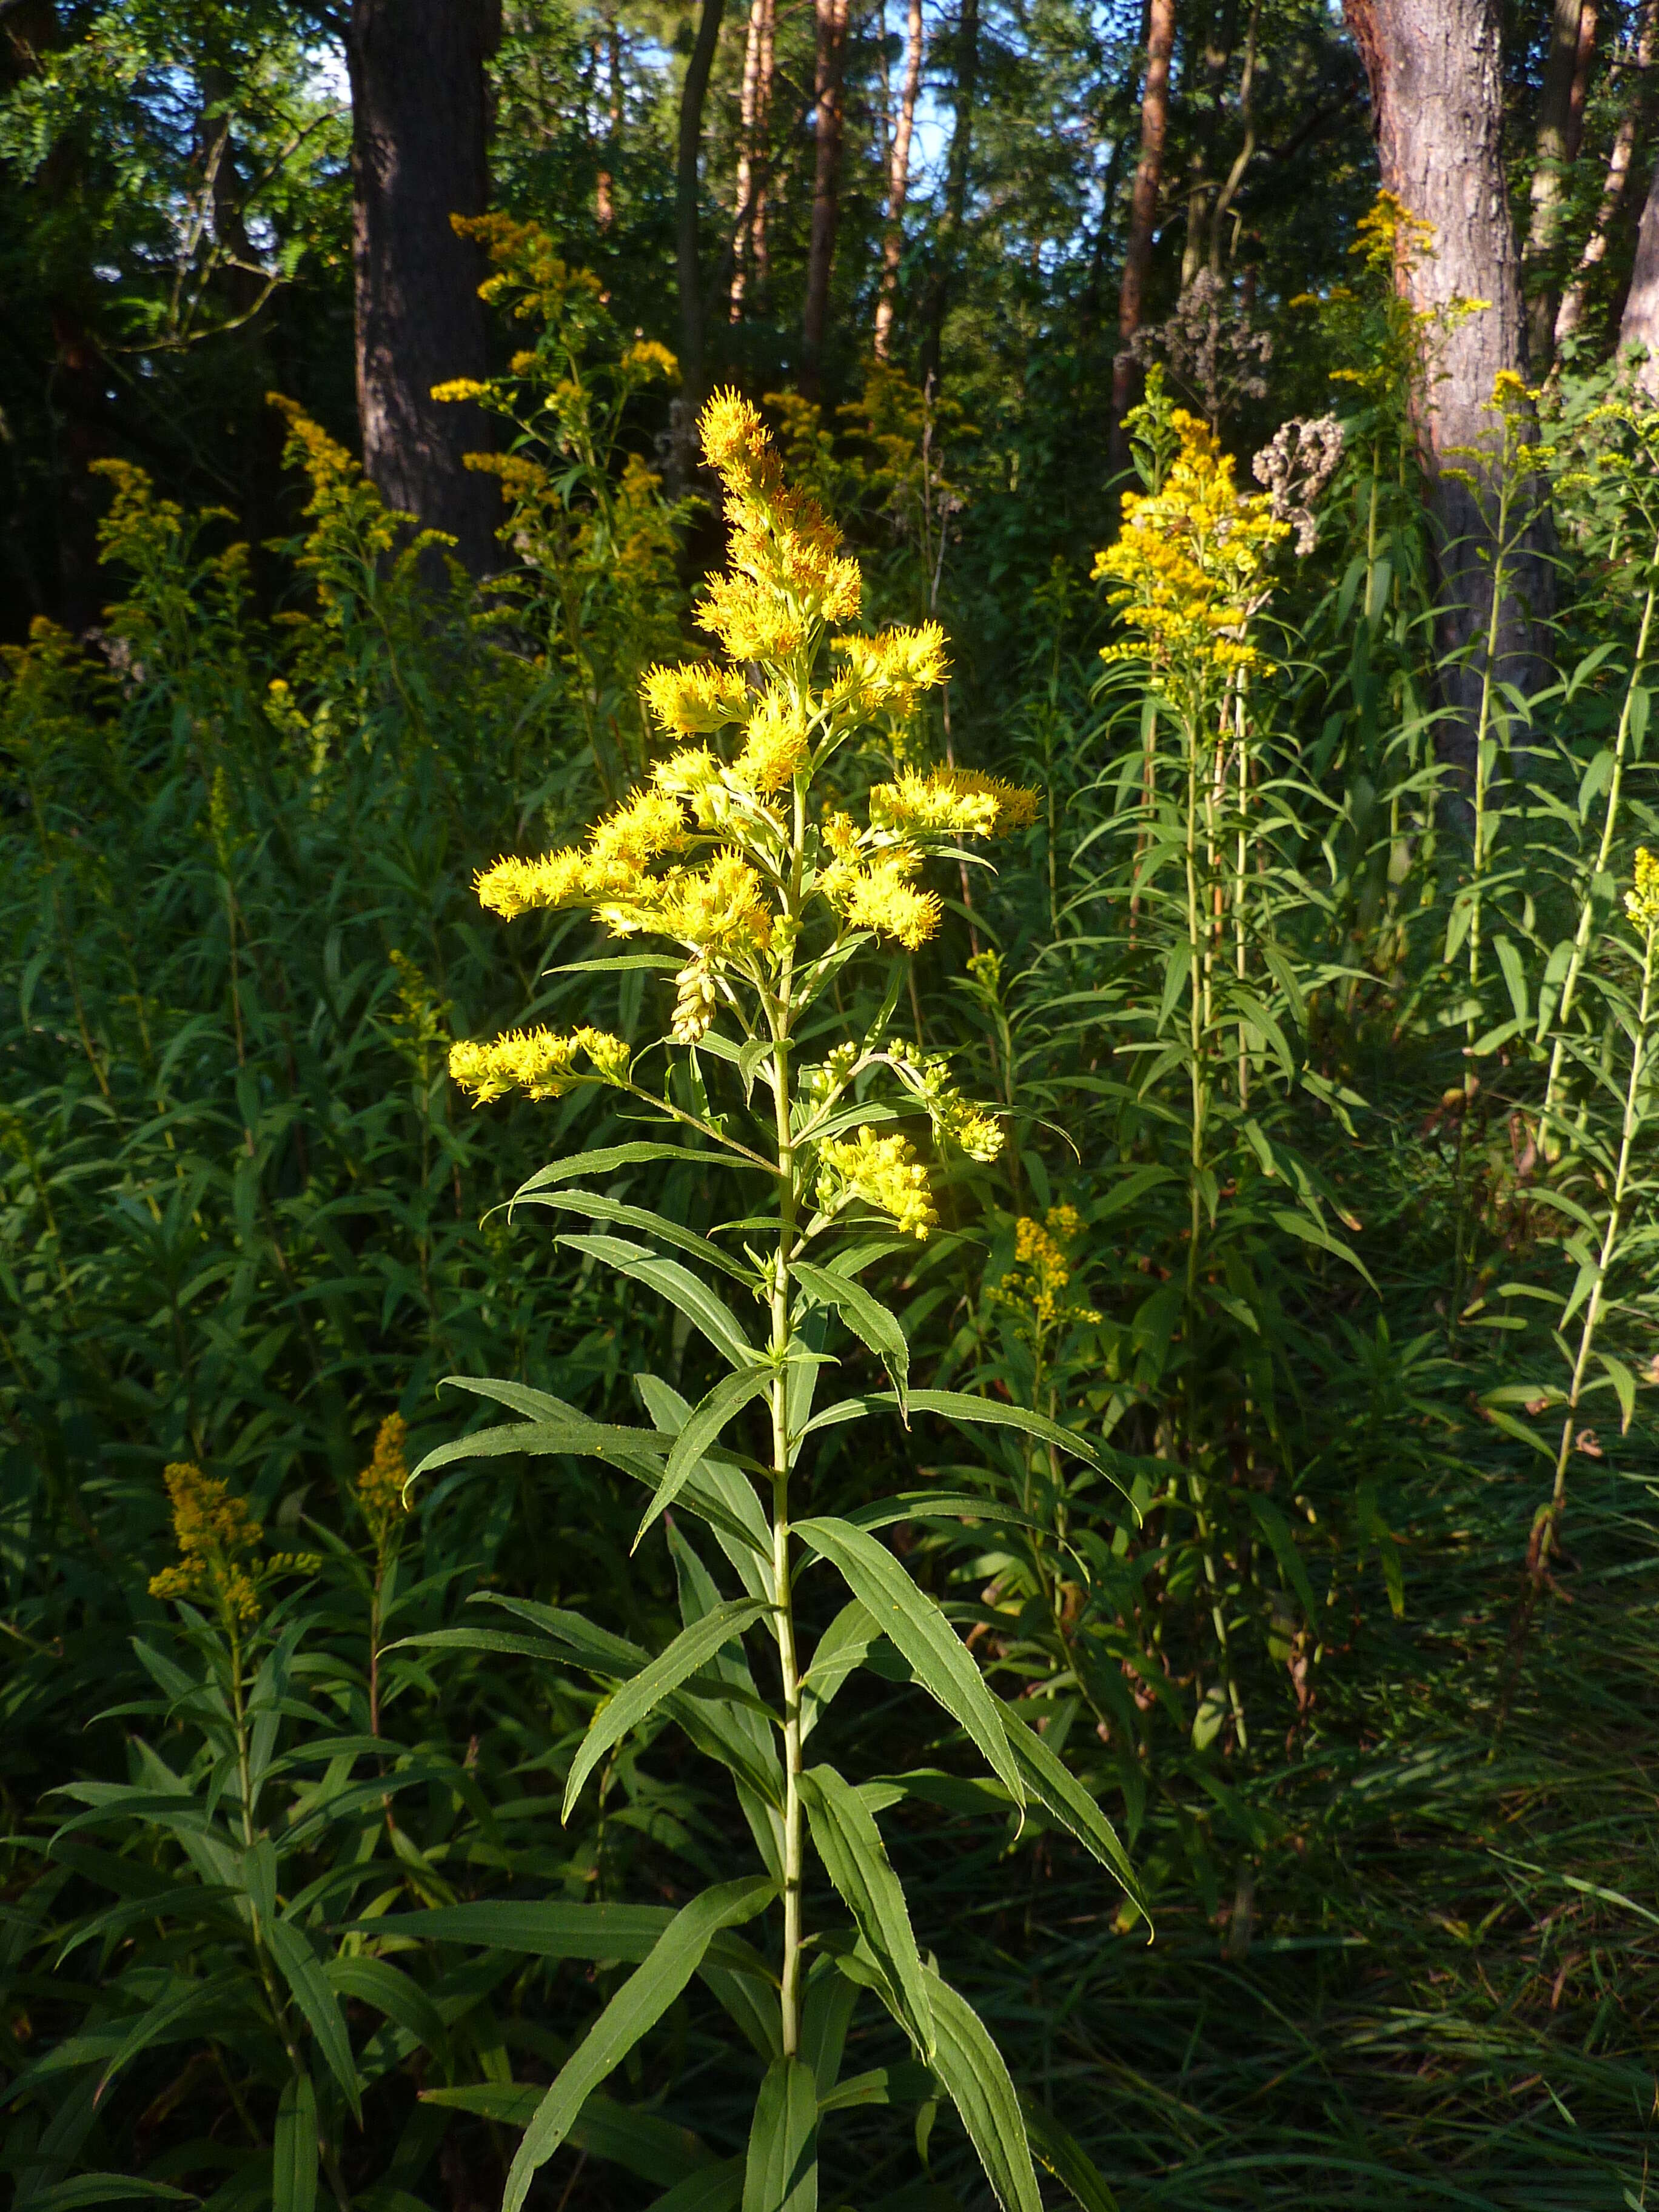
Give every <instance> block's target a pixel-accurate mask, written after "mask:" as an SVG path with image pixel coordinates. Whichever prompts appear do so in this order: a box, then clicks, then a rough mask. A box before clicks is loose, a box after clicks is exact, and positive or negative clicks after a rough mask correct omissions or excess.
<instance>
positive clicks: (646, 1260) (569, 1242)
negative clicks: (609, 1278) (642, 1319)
mask: <svg viewBox="0 0 1659 2212" xmlns="http://www.w3.org/2000/svg"><path fill="white" fill-rule="evenodd" d="M556 1242H557V1243H560V1244H562V1245H565V1246H567V1247H568V1249H570V1250H571V1251H573V1252H583V1253H586V1255H587V1256H588V1257H589V1258H590V1259H593V1260H600V1261H604V1263H605V1266H606V1267H610V1268H612V1269H613V1270H614V1271H615V1272H616V1273H617V1274H619V1275H627V1276H629V1277H631V1278H632V1279H633V1280H634V1281H635V1282H640V1283H643V1284H645V1285H647V1288H648V1289H650V1290H653V1291H656V1292H657V1293H658V1294H659V1296H660V1297H665V1298H666V1299H667V1300H668V1302H669V1304H671V1305H674V1306H678V1308H679V1310H680V1311H681V1312H682V1313H683V1314H684V1316H685V1317H686V1319H687V1320H688V1321H689V1322H690V1323H691V1324H692V1326H693V1327H694V1328H697V1329H700V1330H701V1331H702V1334H703V1335H704V1336H706V1337H707V1338H708V1341H709V1343H710V1344H712V1345H713V1346H714V1349H715V1351H716V1352H719V1353H720V1357H721V1358H723V1359H726V1360H729V1361H730V1363H731V1364H732V1366H733V1367H735V1368H738V1369H739V1370H742V1369H746V1368H750V1367H752V1366H753V1365H754V1364H755V1362H756V1361H757V1359H758V1358H760V1354H759V1352H757V1350H756V1349H755V1346H753V1345H752V1344H751V1343H750V1341H749V1339H748V1338H747V1337H746V1336H745V1335H744V1333H743V1330H742V1329H741V1328H739V1327H738V1320H737V1316H736V1315H735V1314H733V1312H732V1309H731V1308H730V1307H729V1306H728V1305H727V1304H726V1302H725V1300H724V1299H723V1298H717V1297H715V1295H714V1292H713V1291H711V1290H710V1289H709V1287H708V1284H707V1283H705V1282H702V1281H701V1280H700V1279H698V1277H696V1275H694V1274H693V1273H691V1270H690V1268H689V1267H682V1266H681V1265H680V1263H679V1261H678V1260H665V1259H663V1258H661V1257H660V1255H659V1254H657V1253H655V1252H651V1251H647V1249H646V1247H645V1246H644V1245H643V1244H630V1243H629V1242H628V1240H627V1238H626V1237H559V1238H557V1239H556Z"/></svg>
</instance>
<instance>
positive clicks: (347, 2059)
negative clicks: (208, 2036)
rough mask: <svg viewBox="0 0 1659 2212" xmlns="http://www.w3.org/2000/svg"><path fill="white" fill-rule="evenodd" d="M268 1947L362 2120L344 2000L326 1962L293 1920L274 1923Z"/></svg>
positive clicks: (354, 2114) (266, 1937)
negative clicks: (330, 1980) (335, 1988)
mask: <svg viewBox="0 0 1659 2212" xmlns="http://www.w3.org/2000/svg"><path fill="white" fill-rule="evenodd" d="M264 1940H265V1948H267V1950H269V1952H270V1955H271V1957H272V1959H273V1960H275V1961H276V1971H277V1972H278V1973H279V1974H281V1976H282V1978H283V1980H284V1981H285V1982H286V1983H287V1984H288V1989H289V1996H291V1997H292V1998H293V1999H294V2002H295V2004H296V2005H298V2006H299V2008H300V2010H301V2012H302V2013H303V2014H304V2015H305V2018H306V2024H307V2027H309V2028H310V2030H311V2032H312V2033H313V2035H314V2036H315V2037H316V2039H317V2048H318V2049H319V2051H321V2052H322V2054H323V2057H324V2060H325V2063H326V2064H327V2067H328V2070H329V2072H330V2073H331V2075H333V2076H334V2078H335V2080H336V2081H337V2082H338V2083H339V2085H340V2087H341V2089H342V2090H343V2092H344V2094H345V2100H346V2102H347V2104H348V2105H349V2106H350V2107H351V2116H352V2118H354V2119H361V2118H362V2110H361V2107H360V2106H359V2104H358V2101H357V2069H356V2066H355V2065H354V2064H353V2063H352V2057H351V2038H350V2035H349V2033H347V2030H346V2024H345V2015H344V2014H343V2012H342V2011H341V2009H340V2001H339V1999H338V1998H337V1996H335V1994H334V1992H333V1990H331V1988H330V1987H329V1985H328V1977H327V1975H326V1974H325V1972H323V1968H322V1962H321V1960H319V1958H318V1956H317V1954H316V1953H315V1952H314V1951H313V1949H312V1948H311V1945H310V1944H309V1942H307V1940H306V1937H305V1936H304V1934H303V1933H302V1932H301V1929H298V1928H296V1927H295V1924H294V1923H293V1922H292V1921H291V1920H273V1921H272V1922H271V1923H270V1925H269V1926H268V1927H267V1928H266V1929H264Z"/></svg>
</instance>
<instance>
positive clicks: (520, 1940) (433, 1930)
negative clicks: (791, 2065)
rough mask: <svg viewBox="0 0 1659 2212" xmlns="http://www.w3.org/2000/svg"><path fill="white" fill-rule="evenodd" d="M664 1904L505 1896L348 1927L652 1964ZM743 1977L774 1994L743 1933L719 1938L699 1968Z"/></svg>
mask: <svg viewBox="0 0 1659 2212" xmlns="http://www.w3.org/2000/svg"><path fill="white" fill-rule="evenodd" d="M673 1918H674V1914H673V1911H672V1909H671V1907H670V1906H668V1905H576V1904H573V1903H572V1902H571V1901H570V1900H569V1899H566V1898H545V1899H540V1900H532V1899H521V1898H512V1897H503V1898H495V1899H488V1898H487V1899H481V1900H479V1901H478V1902H477V1903H475V1904H471V1905H434V1906H433V1907H432V1908H431V1910H430V1911H425V1912H386V1913H382V1914H381V1916H380V1918H379V1919H378V1920H349V1921H347V1922H346V1923H345V1927H346V1929H347V1930H348V1931H349V1933H352V1934H355V1935H362V1936H376V1937H378V1938H380V1940H381V1941H383V1942H410V1943H419V1944H428V1943H476V1944H478V1945H480V1946H483V1947H485V1948H489V1949H490V1950H492V1951H514V1952H518V1953H520V1954H522V1955H523V1956H525V1957H526V1958H532V1959H590V1960H594V1961H595V1962H596V1963H597V1962H598V1961H599V1960H622V1961H623V1962H624V1963H625V1964H626V1965H629V1966H637V1965H638V1964H639V1963H640V1962H641V1960H644V1959H648V1958H649V1957H650V1955H651V1954H652V1952H653V1950H654V1949H655V1948H656V1947H657V1945H658V1943H659V1942H660V1941H661V1940H662V1936H663V1934H664V1932H665V1929H668V1928H669V1927H670V1926H671V1924H672V1922H673ZM710 1967H717V1968H718V1969H719V1970H720V1972H722V1973H726V1974H741V1975H743V1976H744V1977H745V1978H748V1979H749V1980H750V1981H754V1982H757V1983H760V1984H763V1985H764V1986H765V1987H766V1988H768V1989H769V1990H773V1991H774V1992H775V1990H776V1989H777V1986H778V1978H777V1976H776V1975H775V1973H774V1972H773V1971H772V1969H771V1968H770V1967H769V1966H768V1965H767V1963H766V1961H765V1960H764V1959H763V1958H762V1956H761V1954H760V1953H759V1952H758V1951H757V1950H756V1949H755V1948H754V1946H753V1945H752V1944H751V1943H748V1942H745V1941H744V1938H743V1937H742V1936H732V1935H729V1934H722V1935H719V1936H715V1937H714V1939H713V1941H712V1942H710V1943H709V1945H708V1949H707V1951H706V1953H705V1954H704V1957H703V1961H702V1969H703V1970H707V1969H708V1968H710Z"/></svg>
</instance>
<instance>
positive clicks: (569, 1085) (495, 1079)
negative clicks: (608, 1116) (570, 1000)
mask: <svg viewBox="0 0 1659 2212" xmlns="http://www.w3.org/2000/svg"><path fill="white" fill-rule="evenodd" d="M578 1054H586V1059H587V1060H588V1062H589V1065H588V1066H586V1067H585V1068H584V1067H582V1066H579V1065H578V1058H577V1056H578ZM628 1066H629V1049H628V1046H627V1045H626V1043H625V1042H623V1039H622V1038H621V1037H617V1036H610V1035H609V1034H608V1033H607V1032H606V1031H605V1030H592V1029H580V1030H575V1031H574V1033H573V1034H572V1035H571V1036H557V1035H556V1033H555V1032H554V1031H553V1030H544V1029H538V1030H507V1031H506V1033H505V1034H504V1035H503V1036H498V1037H492V1038H490V1039H489V1042H483V1041H482V1040H479V1039H477V1038H467V1039H463V1040H461V1041H460V1042H457V1043H456V1044H454V1045H453V1046H452V1047H451V1048H450V1054H449V1075H450V1080H451V1081H452V1082H453V1083H454V1084H456V1085H458V1086H459V1088H460V1089H461V1090H463V1091H471V1093H472V1097H473V1101H474V1103H475V1104H477V1105H479V1106H483V1105H486V1104H488V1103H489V1102H490V1101H491V1100H492V1099H495V1098H505V1097H507V1096H508V1095H509V1093H511V1092H512V1091H524V1092H525V1093H526V1095H527V1096H528V1097H532V1098H562V1097H564V1095H565V1093H566V1092H567V1091H574V1089H575V1087H576V1085H578V1084H579V1083H612V1084H618V1085H620V1084H623V1083H625V1082H626V1080H627V1079H628Z"/></svg>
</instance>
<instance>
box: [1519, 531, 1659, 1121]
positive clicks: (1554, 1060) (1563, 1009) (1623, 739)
mask: <svg viewBox="0 0 1659 2212" xmlns="http://www.w3.org/2000/svg"><path fill="white" fill-rule="evenodd" d="M1653 557H1654V561H1655V563H1656V564H1659V544H1656V545H1655V547H1654V551H1653ZM1656 601H1659V583H1656V584H1650V585H1649V586H1648V595H1647V598H1646V599H1645V600H1644V602H1643V606H1642V626H1641V629H1639V631H1638V634H1637V639H1636V659H1635V662H1634V665H1632V669H1631V671H1630V681H1629V683H1628V684H1626V686H1625V701H1624V704H1623V706H1622V707H1621V708H1620V711H1619V727H1618V730H1617V731H1616V732H1615V733H1614V736H1613V774H1612V776H1611V777H1610V778H1609V780H1608V783H1607V810H1606V812H1605V813H1604V815H1603V816H1602V820H1601V840H1600V842H1599V843H1598V844H1597V846H1596V848H1595V867H1594V868H1593V869H1592V870H1591V872H1590V877H1589V882H1588V883H1587V884H1585V886H1584V894H1583V899H1582V900H1581V901H1580V902H1579V908H1578V927H1577V931H1576V932H1575V933H1574V935H1573V940H1572V951H1571V953H1570V954H1569V956H1568V959H1567V972H1566V974H1565V975H1564V976H1563V977H1562V979H1561V997H1560V1000H1559V1004H1558V1005H1557V1006H1556V1009H1555V1021H1556V1036H1555V1043H1554V1046H1553V1048H1552V1050H1551V1053H1550V1072H1549V1078H1548V1080H1547V1082H1546V1084H1545V1085H1544V1108H1543V1112H1542V1114H1541V1115H1540V1117H1539V1141H1540V1143H1541V1145H1542V1146H1543V1147H1544V1148H1545V1150H1546V1151H1548V1149H1549V1143H1550V1134H1551V1123H1552V1122H1553V1120H1554V1118H1555V1112H1556V1105H1557V1102H1558V1100H1559V1097H1560V1092H1561V1077H1562V1070H1563V1067H1564V1066H1565V1056H1566V1045H1567V1018H1568V1016H1569V1015H1570V1014H1571V1012H1572V1006H1573V1000H1574V999H1575V998H1576V997H1577V991H1578V984H1579V979H1580V977H1581V976H1582V975H1583V972H1584V961H1585V957H1586V956H1587V955H1588V953H1589V948H1590V937H1591V933H1592V931H1593V929H1594V927H1595V885H1596V884H1597V882H1598V881H1599V880H1600V879H1601V878H1603V877H1604V876H1605V875H1606V874H1607V863H1608V861H1609V860H1610V859H1611V858H1612V855H1613V836H1614V834H1615V832H1616V831H1617V829H1618V826H1619V803H1620V798H1621V796H1622V794H1623V791H1624V783H1625V751H1626V746H1627V744H1629V741H1630V725H1631V714H1632V710H1633V708H1634V706H1635V702H1636V694H1637V691H1638V689H1639V687H1640V684H1641V679H1642V665H1643V662H1644V660H1645V659H1646V658H1647V651H1648V639H1649V636H1650V634H1651V632H1652V629H1653V613H1654V607H1655V604H1656Z"/></svg>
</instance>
